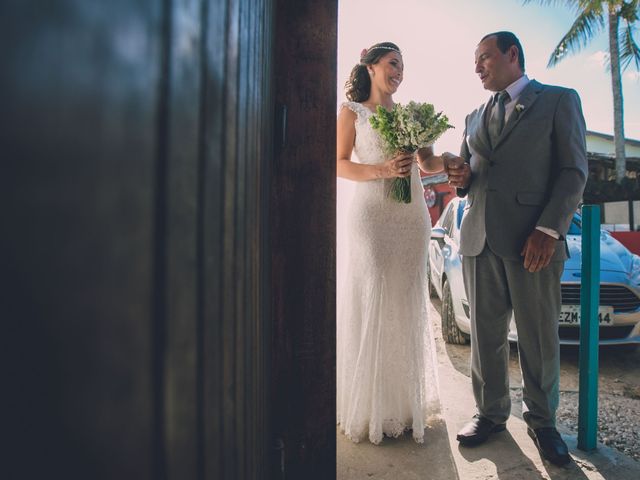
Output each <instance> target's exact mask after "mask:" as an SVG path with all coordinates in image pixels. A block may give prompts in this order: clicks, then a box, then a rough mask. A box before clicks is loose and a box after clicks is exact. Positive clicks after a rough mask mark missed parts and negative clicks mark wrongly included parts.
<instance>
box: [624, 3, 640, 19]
mask: <svg viewBox="0 0 640 480" xmlns="http://www.w3.org/2000/svg"><path fill="white" fill-rule="evenodd" d="M639 8H640V2H639V1H638V0H629V1H626V2H625V1H623V2H622V7H621V8H620V17H621V18H623V19H624V20H626V21H627V22H628V23H634V22H637V21H638V14H639V13H640V11H639V10H638V9H639Z"/></svg>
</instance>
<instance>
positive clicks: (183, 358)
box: [0, 0, 273, 480]
mask: <svg viewBox="0 0 640 480" xmlns="http://www.w3.org/2000/svg"><path fill="white" fill-rule="evenodd" d="M272 21H273V7H272V2H271V1H270V0H260V1H248V0H225V1H218V0H162V1H151V0H137V1H134V2H131V1H125V0H113V1H110V2H102V1H98V0H83V1H82V2H79V1H77V0H61V1H59V2H55V3H51V2H49V3H46V2H45V4H43V3H42V2H38V1H34V0H21V1H9V2H2V3H1V4H0V48H1V49H2V51H1V53H2V56H1V57H2V58H3V69H2V72H1V73H0V102H1V103H2V105H3V108H2V109H0V140H1V147H2V162H1V167H0V168H1V171H0V191H1V192H2V202H0V203H1V204H0V213H1V218H2V224H3V235H2V236H1V240H0V241H1V249H0V251H1V252H2V263H1V265H0V267H1V268H0V272H1V273H0V275H1V278H2V289H0V291H1V293H0V295H2V297H1V300H2V301H1V302H0V317H1V318H2V320H3V326H4V325H5V323H6V324H7V329H6V330H5V333H4V334H3V335H2V336H1V338H2V347H3V348H2V349H1V350H2V353H3V360H6V361H3V362H2V363H3V365H6V366H9V367H10V368H9V371H10V374H11V375H9V376H7V378H8V381H7V383H5V384H3V399H4V402H6V403H7V406H6V408H3V412H8V413H9V415H8V420H7V421H6V422H3V434H4V435H5V436H7V437H8V438H9V439H10V442H11V445H12V447H11V449H10V450H9V451H8V452H6V454H4V455H3V456H2V458H3V462H2V464H3V469H2V477H3V478H11V479H13V478H20V479H28V478H38V479H40V478H47V477H49V476H51V475H54V474H55V473H61V474H63V475H64V477H65V478H67V479H74V478H81V479H83V480H84V479H87V478H91V479H102V478H104V479H113V478H117V479H122V480H127V479H132V480H133V479H135V480H144V479H149V480H152V479H153V480H163V479H171V480H173V479H175V480H191V479H193V480H203V479H211V480H219V479H227V478H229V479H234V480H236V479H244V478H247V479H264V478H268V473H267V471H266V468H265V464H266V458H267V455H269V448H268V447H267V446H266V445H267V442H268V431H267V427H266V423H267V414H268V411H267V409H266V402H267V396H266V389H267V385H268V378H267V371H268V367H269V365H268V362H267V357H266V355H267V352H268V346H269V343H270V342H271V337H270V334H269V332H270V329H269V317H270V299H269V298H268V296H267V295H268V282H269V280H270V278H269V276H268V267H269V261H270V256H269V251H268V248H269V245H268V240H269V239H268V236H267V232H268V214H269V208H268V206H269V198H268V187H269V182H270V177H269V171H270V164H271V162H272V150H271V132H272V122H271V118H272V104H273V99H272V93H271V62H270V55H271V47H272V44H271V36H272V27H271V24H272ZM3 378H4V377H3ZM5 458H7V461H6V462H5Z"/></svg>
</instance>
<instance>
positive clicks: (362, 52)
mask: <svg viewBox="0 0 640 480" xmlns="http://www.w3.org/2000/svg"><path fill="white" fill-rule="evenodd" d="M366 54H367V49H366V48H363V49H362V51H361V52H360V60H362V59H363V58H364V57H365V55H366Z"/></svg>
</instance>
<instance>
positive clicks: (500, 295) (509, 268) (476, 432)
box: [447, 32, 587, 465]
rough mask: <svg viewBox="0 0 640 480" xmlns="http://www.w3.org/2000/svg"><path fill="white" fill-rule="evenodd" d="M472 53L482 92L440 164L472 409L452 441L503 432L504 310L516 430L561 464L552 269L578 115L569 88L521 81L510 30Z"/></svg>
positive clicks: (568, 213)
mask: <svg viewBox="0 0 640 480" xmlns="http://www.w3.org/2000/svg"><path fill="white" fill-rule="evenodd" d="M475 62H476V73H477V74H478V75H479V76H480V80H481V81H482V84H483V86H484V88H485V89H487V90H489V91H491V92H494V95H492V98H491V99H490V100H489V101H488V102H487V103H486V104H484V105H481V106H480V107H479V108H478V109H476V110H475V111H473V112H472V113H471V114H469V115H468V116H467V118H466V123H465V133H464V141H463V144H462V151H461V157H462V159H463V160H464V163H462V162H455V161H454V162H449V164H450V166H449V167H448V168H447V171H448V173H449V180H450V183H451V184H452V185H453V186H456V187H458V194H459V195H460V196H464V195H467V208H468V211H467V212H466V214H465V217H464V220H463V222H462V227H461V233H460V253H461V254H462V255H463V272H464V279H465V289H466V292H467V298H468V300H469V304H470V307H471V376H472V384H473V393H474V395H475V399H476V404H477V408H478V413H477V415H476V416H475V417H474V418H473V419H472V420H471V422H469V423H468V424H467V425H466V426H465V427H464V428H463V429H462V430H461V431H460V432H459V433H458V437H457V438H458V440H459V441H460V443H461V444H462V445H465V446H471V445H477V444H480V443H482V442H484V441H485V440H486V439H487V438H488V437H489V436H490V434H492V433H494V432H499V431H502V430H504V429H505V425H506V421H507V419H508V417H509V414H510V409H511V402H510V398H509V376H508V373H509V372H508V360H509V343H508V341H507V334H508V329H509V321H510V318H511V313H512V312H513V313H514V317H515V322H516V327H517V330H518V350H519V353H520V366H521V369H522V378H523V384H524V388H523V397H524V406H523V410H524V415H523V416H524V419H525V421H526V422H527V425H528V432H529V435H530V436H531V438H532V439H533V440H534V442H535V443H536V446H537V447H538V450H539V451H540V453H541V454H542V456H543V457H544V458H546V459H548V460H550V461H551V462H553V463H555V464H558V465H561V464H565V463H567V462H568V461H569V459H570V458H569V454H568V450H567V446H566V444H565V443H564V442H563V440H562V438H561V437H560V435H559V434H558V431H557V430H556V428H555V412H556V408H557V406H558V387H559V373H560V361H559V356H560V347H559V342H558V317H559V314H560V305H561V295H560V276H561V274H562V270H563V263H564V260H565V259H566V258H567V248H566V244H565V235H566V234H567V230H568V228H569V225H570V223H571V219H572V216H573V213H574V212H575V210H576V208H577V207H578V204H579V202H580V200H581V197H582V192H583V190H584V185H585V182H586V177H587V160H586V147H585V122H584V117H583V116H582V111H581V106H580V99H579V97H578V95H577V93H576V92H575V91H574V90H570V89H566V88H561V87H555V86H550V85H542V84H540V83H538V82H536V81H535V80H529V79H528V78H527V76H526V75H525V74H524V54H523V51H522V47H521V45H520V42H519V41H518V39H517V38H516V36H515V35H513V34H512V33H510V32H496V33H492V34H489V35H487V36H485V37H484V38H483V39H482V40H481V41H480V43H479V44H478V47H477V50H476V54H475ZM457 160H459V159H457ZM456 164H457V167H456Z"/></svg>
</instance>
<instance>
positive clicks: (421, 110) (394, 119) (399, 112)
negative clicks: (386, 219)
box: [370, 102, 453, 203]
mask: <svg viewBox="0 0 640 480" xmlns="http://www.w3.org/2000/svg"><path fill="white" fill-rule="evenodd" d="M370 121H371V125H372V126H373V128H374V129H375V130H377V131H378V132H379V133H380V137H381V138H382V141H383V145H384V149H385V153H386V154H388V155H395V154H396V153H399V152H407V153H413V152H415V151H416V150H418V149H419V148H424V147H429V146H431V145H433V143H434V142H435V141H436V140H437V139H438V138H439V137H440V136H441V135H442V134H443V133H444V132H446V131H447V130H448V129H449V128H453V126H451V125H449V119H448V118H447V116H446V115H444V114H443V113H442V112H438V113H436V112H435V108H434V107H433V105H431V104H430V103H417V102H409V103H408V104H407V105H404V106H403V105H400V104H396V105H395V106H394V107H393V109H391V110H387V109H385V108H384V107H382V106H380V105H378V108H377V111H376V113H375V114H373V115H372V116H371V118H370ZM389 195H390V196H391V198H393V199H394V200H397V201H398V202H403V203H410V202H411V177H410V176H409V177H397V178H395V179H394V181H393V183H392V185H391V190H390V191H389Z"/></svg>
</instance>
